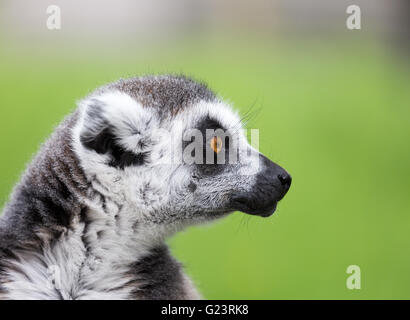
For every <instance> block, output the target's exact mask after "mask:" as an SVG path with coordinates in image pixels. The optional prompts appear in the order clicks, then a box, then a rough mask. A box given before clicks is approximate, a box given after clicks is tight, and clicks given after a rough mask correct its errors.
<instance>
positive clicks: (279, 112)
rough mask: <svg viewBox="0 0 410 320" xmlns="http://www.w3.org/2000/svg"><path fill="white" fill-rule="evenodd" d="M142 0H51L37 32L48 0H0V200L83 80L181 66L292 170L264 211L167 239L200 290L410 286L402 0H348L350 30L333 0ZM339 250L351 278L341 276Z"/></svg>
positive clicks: (254, 293)
mask: <svg viewBox="0 0 410 320" xmlns="http://www.w3.org/2000/svg"><path fill="white" fill-rule="evenodd" d="M141 3H142V4H139V6H140V7H135V4H132V5H131V2H130V1H127V0H122V1H119V2H116V3H114V2H109V1H105V2H98V4H97V2H96V1H83V2H79V1H72V2H70V4H69V3H68V2H66V1H54V2H53V4H57V5H61V10H62V29H61V30H55V31H49V30H47V29H46V27H45V21H46V18H47V15H46V11H45V10H46V7H47V6H48V5H49V4H48V3H47V1H38V2H35V4H28V2H24V1H20V0H19V1H2V2H1V6H0V10H1V12H0V17H1V22H0V23H1V35H0V36H1V38H0V50H1V51H0V146H1V154H2V157H1V159H0V206H2V205H4V204H5V203H6V201H7V198H8V195H9V194H10V192H11V190H12V187H13V185H14V184H15V183H16V182H17V181H18V179H19V176H20V174H21V173H22V171H23V170H24V167H25V164H26V163H27V162H28V161H29V160H30V158H31V157H32V156H33V154H34V153H35V152H36V150H37V149H38V147H39V145H40V143H41V142H42V141H44V140H45V139H46V137H47V136H48V135H49V134H50V133H51V132H52V131H53V128H54V127H55V126H56V125H57V124H58V123H59V121H60V120H61V119H62V118H63V117H64V115H66V114H67V113H68V112H70V111H71V110H73V108H75V103H76V101H77V100H79V99H80V98H82V97H83V96H84V95H86V94H87V93H89V92H90V91H91V90H92V89H94V88H96V87H98V86H99V85H102V84H105V83H107V82H110V81H113V80H116V79H118V78H120V77H128V76H134V75H143V74H151V73H170V72H172V73H186V74H187V75H191V76H193V77H195V78H196V79H199V80H203V81H205V82H207V83H208V84H209V85H210V87H211V88H212V89H214V90H215V91H216V92H218V93H219V94H220V95H221V96H222V97H224V98H225V99H228V100H229V101H231V102H232V103H233V105H234V106H235V107H236V108H238V109H239V110H240V111H241V112H242V113H245V112H246V111H248V110H249V108H250V107H251V106H254V109H257V110H259V112H258V114H257V115H256V116H255V117H253V118H252V119H251V121H250V122H249V123H248V124H247V126H248V128H258V129H260V150H261V151H262V152H263V153H265V154H266V155H267V156H268V157H270V158H271V159H272V160H274V161H276V162H278V163H279V164H281V165H282V166H284V167H285V168H286V169H287V170H288V171H289V172H290V173H291V174H292V176H293V183H292V188H291V190H290V191H289V193H288V195H287V196H286V197H285V199H284V200H283V201H282V202H281V203H280V205H279V209H278V211H277V212H276V213H275V215H274V216H272V217H270V218H267V219H264V218H259V217H251V216H247V215H244V214H242V213H234V214H233V215H231V216H230V217H228V218H227V219H225V220H222V221H219V222H217V223H213V224H211V225H209V226H202V227H193V228H190V229H188V230H187V231H185V232H183V233H180V234H178V235H176V236H175V237H173V238H172V239H170V241H169V243H170V246H171V248H172V251H173V253H174V254H175V255H176V256H177V257H178V258H179V259H180V260H181V261H182V262H183V263H184V265H185V266H186V270H187V272H188V274H189V275H190V276H191V277H192V278H193V280H194V282H195V284H196V285H197V286H198V287H199V289H200V291H201V292H202V294H203V296H204V297H205V298H208V299H381V298H386V299H409V298H410V252H409V251H410V234H409V226H410V215H409V213H410V199H409V195H410V183H409V177H410V148H409V142H410V108H409V107H410V87H409V80H410V68H409V64H408V58H409V54H410V50H409V46H408V45H409V42H408V41H409V30H408V26H409V25H408V22H409V20H408V19H409V17H410V16H405V14H404V13H403V9H402V6H406V5H407V4H406V3H405V1H399V0H397V1H391V2H390V1H389V5H386V3H387V1H385V2H384V3H383V2H382V1H373V2H370V1H356V2H355V3H356V4H359V5H361V9H362V26H363V27H362V30H355V31H349V30H347V28H346V25H345V20H346V18H347V14H346V7H347V5H348V4H350V3H349V2H347V1H340V3H338V4H337V5H336V4H329V3H326V1H318V0H317V1H308V5H307V4H306V2H305V3H304V1H295V0H293V1H290V2H286V1H265V0H257V1H255V2H243V1H240V2H234V1H221V2H216V1H198V4H195V5H194V4H191V3H188V2H187V1H184V0H178V1H175V2H174V3H173V4H172V5H169V4H168V5H165V2H159V1H154V2H148V1H142V2H141ZM289 3H290V4H289ZM177 4H178V6H177ZM291 4H293V5H291ZM164 6H165V8H164ZM167 6H168V7H169V8H168V7H167ZM147 8H148V9H149V8H151V9H152V10H148V9H147ZM159 8H161V10H160V9H159ZM407 8H408V7H407ZM142 9H144V10H142ZM168 9H169V10H168ZM386 10H387V11H386ZM158 11H159V12H160V13H158ZM175 12H177V13H175ZM386 12H387V13H388V14H386ZM392 12H393V13H394V12H395V14H392ZM409 13H410V10H409ZM403 16H404V18H403ZM141 17H144V19H142V20H143V21H142V22H141V21H140V20H141V19H140V18H141ZM166 17H168V18H169V19H168V20H167V19H165V18H166ZM403 19H404V20H403ZM164 21H165V22H164ZM160 22H161V23H160ZM352 264H354V265H358V266H360V268H361V273H362V274H361V276H362V277H361V278H362V283H361V286H362V288H361V289H360V290H348V289H347V288H346V279H347V276H348V275H347V274H346V268H347V267H348V266H349V265H352Z"/></svg>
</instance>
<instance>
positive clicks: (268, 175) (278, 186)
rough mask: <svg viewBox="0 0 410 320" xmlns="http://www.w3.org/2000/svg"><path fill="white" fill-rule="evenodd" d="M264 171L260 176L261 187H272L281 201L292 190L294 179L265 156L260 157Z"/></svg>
mask: <svg viewBox="0 0 410 320" xmlns="http://www.w3.org/2000/svg"><path fill="white" fill-rule="evenodd" d="M260 157H261V158H260V159H261V163H262V171H261V173H260V176H259V179H258V180H259V181H258V182H259V185H261V186H262V185H263V186H267V187H269V186H271V187H273V188H274V189H275V191H276V193H277V194H278V196H279V200H280V199H282V198H283V197H284V195H285V194H286V192H288V190H289V188H290V184H291V182H292V177H291V176H290V174H289V173H287V171H286V170H285V169H283V168H282V167H281V166H279V165H277V164H276V163H274V162H272V161H270V160H269V159H268V158H266V157H265V156H264V155H260Z"/></svg>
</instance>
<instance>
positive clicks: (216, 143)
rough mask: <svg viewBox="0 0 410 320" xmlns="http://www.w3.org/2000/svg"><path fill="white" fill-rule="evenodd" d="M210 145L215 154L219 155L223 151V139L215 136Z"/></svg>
mask: <svg viewBox="0 0 410 320" xmlns="http://www.w3.org/2000/svg"><path fill="white" fill-rule="evenodd" d="M210 145H211V149H212V150H213V151H214V152H215V153H219V152H220V151H221V150H222V139H221V138H220V137H217V136H215V137H213V138H212V139H211V142H210Z"/></svg>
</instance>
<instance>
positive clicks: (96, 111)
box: [0, 76, 291, 299]
mask: <svg viewBox="0 0 410 320" xmlns="http://www.w3.org/2000/svg"><path fill="white" fill-rule="evenodd" d="M209 132H211V134H208V133H209ZM198 137H199V138H198ZM197 138H198V139H197ZM187 150H188V151H187ZM186 151H187V152H186ZM219 156H221V157H222V158H224V161H222V162H220V161H219V159H220V157H219ZM232 158H236V160H235V161H231V160H232ZM238 159H239V160H238ZM290 183H291V178H290V176H289V174H288V173H287V172H286V171H285V170H284V169H282V168H281V167H279V166H278V165H276V164H274V163H273V162H271V161H270V160H268V159H267V158H266V157H264V156H263V155H261V154H260V153H259V152H258V151H257V150H256V149H254V148H252V147H251V146H250V145H249V144H248V141H247V139H246V137H245V135H244V132H243V130H242V127H241V119H240V118H239V116H238V115H237V114H236V113H234V112H233V111H232V110H231V108H230V106H229V105H228V104H227V103H225V102H223V101H221V100H220V99H219V98H218V97H217V96H216V95H215V94H214V93H213V92H211V91H210V90H209V89H208V88H207V87H206V86H205V85H203V84H201V83H197V82H195V81H193V80H191V79H188V78H186V77H183V76H147V77H140V78H132V79H127V80H120V81H118V82H115V83H112V84H109V85H107V86H104V87H102V88H100V89H98V90H96V91H95V92H94V93H92V94H91V95H90V96H88V97H87V98H85V99H84V100H82V101H80V102H79V106H78V108H77V109H76V110H75V111H74V112H73V113H72V114H71V115H69V116H68V117H67V118H66V119H65V120H64V121H63V123H62V124H61V125H60V126H59V127H58V128H57V129H56V130H55V132H54V134H53V135H52V136H51V137H50V138H49V140H48V141H47V142H46V143H45V144H44V145H43V146H42V147H41V150H40V152H39V153H38V154H37V156H36V157H35V158H34V160H33V161H32V163H31V164H30V165H29V166H28V168H27V170H26V171H25V173H24V175H23V177H22V179H21V181H20V182H19V184H18V185H17V186H16V187H15V189H14V192H13V194H12V196H11V198H10V201H9V203H8V204H7V205H6V207H5V209H4V212H3V215H2V217H1V220H0V298H1V299H196V298H199V294H198V293H197V291H196V289H195V288H194V286H193V285H192V283H191V281H190V279H189V278H188V277H187V276H186V275H185V274H184V273H183V271H182V268H181V266H180V264H179V263H178V262H177V261H176V260H175V259H174V258H172V257H171V255H170V254H169V251H168V249H167V247H166V245H165V242H164V241H165V238H166V237H168V236H170V235H172V234H174V233H175V232H177V231H179V230H181V229H182V228H184V227H185V226H188V225H192V224H197V223H201V222H205V221H210V220H213V219H216V218H220V217H223V216H226V215H227V214H229V213H231V212H233V211H242V212H245V213H248V214H253V215H259V216H264V217H265V216H269V215H271V214H272V213H273V212H274V210H275V208H276V204H277V202H278V201H279V200H281V199H282V198H283V196H284V195H285V194H286V192H287V191H288V189H289V187H290Z"/></svg>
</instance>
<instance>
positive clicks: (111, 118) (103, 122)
mask: <svg viewBox="0 0 410 320" xmlns="http://www.w3.org/2000/svg"><path fill="white" fill-rule="evenodd" d="M83 108H84V110H83V121H82V128H81V131H80V141H81V143H82V145H83V146H84V147H85V148H86V149H89V150H94V151H95V152H97V153H98V154H107V155H109V156H110V159H111V160H110V162H109V163H108V165H110V166H114V167H119V168H122V169H123V168H124V167H126V166H131V165H141V164H144V163H145V162H146V159H147V156H148V150H146V147H147V143H146V140H147V135H148V131H149V130H148V129H149V128H148V127H147V124H149V123H150V122H151V120H150V119H151V116H150V115H148V114H147V112H144V111H143V110H141V108H142V107H141V106H140V105H138V104H137V103H136V102H135V101H133V100H132V99H131V98H130V97H129V96H126V95H124V94H111V95H105V96H102V97H98V98H93V99H88V100H87V101H85V103H83ZM141 132H144V133H145V135H144V134H141ZM144 149H145V150H144Z"/></svg>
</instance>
